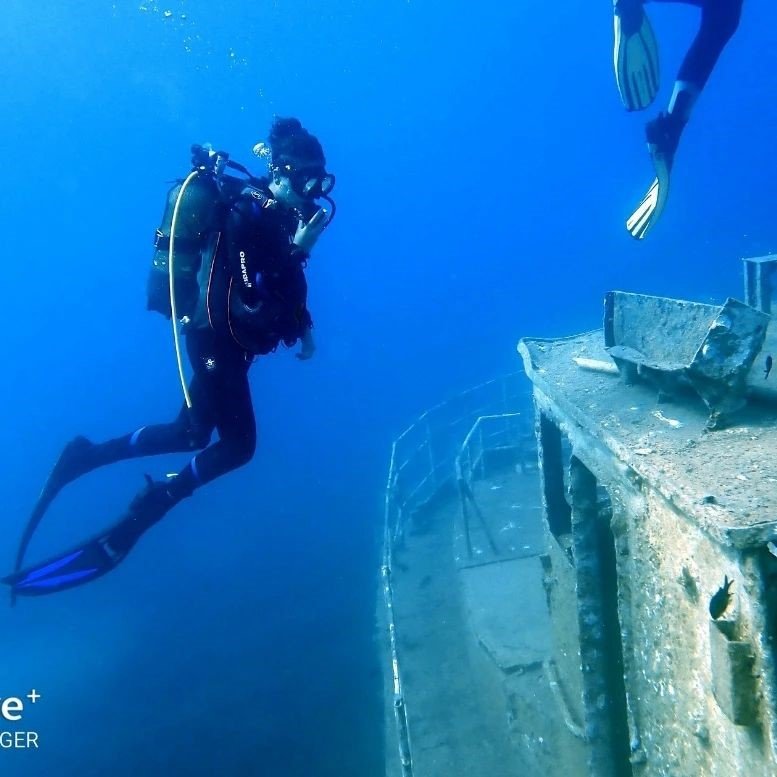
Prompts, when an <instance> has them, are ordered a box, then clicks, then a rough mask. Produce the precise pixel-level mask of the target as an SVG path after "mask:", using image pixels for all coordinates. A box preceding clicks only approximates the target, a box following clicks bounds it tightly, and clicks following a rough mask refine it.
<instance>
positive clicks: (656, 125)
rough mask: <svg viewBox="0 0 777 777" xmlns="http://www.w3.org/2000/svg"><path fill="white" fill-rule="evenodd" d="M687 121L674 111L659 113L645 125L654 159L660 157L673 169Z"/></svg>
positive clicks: (646, 136) (649, 147)
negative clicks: (673, 112)
mask: <svg viewBox="0 0 777 777" xmlns="http://www.w3.org/2000/svg"><path fill="white" fill-rule="evenodd" d="M684 127H685V122H684V121H683V120H682V119H679V118H678V117H677V116H676V115H675V114H672V113H659V114H658V116H657V117H656V118H655V119H653V120H652V121H649V122H648V123H647V124H646V125H645V138H646V140H647V143H648V149H649V151H650V155H651V157H653V159H654V160H655V159H657V158H660V159H662V160H663V162H664V164H666V166H667V167H668V168H669V169H670V170H671V168H672V163H673V162H674V155H675V152H676V151H677V146H678V145H679V143H680V135H682V132H683V128H684Z"/></svg>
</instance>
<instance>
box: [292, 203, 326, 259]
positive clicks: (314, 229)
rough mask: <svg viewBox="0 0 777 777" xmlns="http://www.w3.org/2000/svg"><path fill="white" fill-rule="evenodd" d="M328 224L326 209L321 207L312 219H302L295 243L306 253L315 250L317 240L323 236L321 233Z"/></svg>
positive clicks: (295, 236)
mask: <svg viewBox="0 0 777 777" xmlns="http://www.w3.org/2000/svg"><path fill="white" fill-rule="evenodd" d="M325 226H326V210H325V209H324V208H319V209H318V210H317V211H316V212H315V213H314V214H313V216H312V218H311V219H310V221H307V222H305V221H300V222H299V226H298V227H297V231H296V233H295V234H294V245H295V246H297V247H298V248H300V249H302V251H304V252H305V253H306V254H309V253H310V252H311V251H312V250H313V246H314V245H315V244H316V241H317V240H318V238H319V237H321V233H322V232H323V231H324V227H325Z"/></svg>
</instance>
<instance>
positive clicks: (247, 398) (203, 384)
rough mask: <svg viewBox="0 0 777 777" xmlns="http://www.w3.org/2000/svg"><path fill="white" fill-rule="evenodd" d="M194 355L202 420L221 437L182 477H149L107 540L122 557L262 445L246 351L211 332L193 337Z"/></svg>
mask: <svg viewBox="0 0 777 777" xmlns="http://www.w3.org/2000/svg"><path fill="white" fill-rule="evenodd" d="M189 355H190V357H191V361H192V366H193V367H194V370H195V378H196V395H194V394H193V395H192V402H193V405H194V406H195V407H199V408H201V411H200V413H199V414H198V418H199V419H200V420H202V419H203V418H205V419H207V425H206V428H207V434H208V437H210V433H211V432H210V430H211V429H212V426H211V423H215V426H216V429H217V430H218V433H219V439H218V440H217V441H216V442H215V443H213V444H211V445H208V446H207V447H205V449H204V450H202V451H201V452H199V453H197V454H196V455H195V456H193V457H192V459H191V460H190V461H189V463H188V464H187V465H186V466H185V467H184V468H183V469H182V470H181V471H180V472H179V473H178V474H177V475H175V476H173V477H172V478H167V479H166V480H164V481H157V482H153V481H149V482H148V484H147V485H146V487H145V488H144V489H143V490H142V491H141V492H140V493H139V494H138V495H137V496H136V497H135V499H134V500H133V502H132V504H131V505H130V508H129V511H128V513H127V515H125V517H124V518H123V519H122V521H120V522H119V524H117V525H116V526H115V527H114V529H113V530H111V532H110V533H109V535H108V538H107V542H108V544H109V546H110V547H111V548H112V549H113V550H114V551H116V552H117V553H119V554H121V555H122V557H123V554H125V553H126V552H128V551H129V549H130V548H131V547H132V546H133V545H134V544H135V542H136V541H137V540H138V538H139V537H140V536H141V534H143V532H145V531H146V530H147V529H148V528H150V527H151V526H153V525H154V524H155V523H156V522H157V521H159V520H160V519H161V518H162V517H163V516H164V515H165V514H166V513H167V512H168V511H169V510H170V509H171V508H172V507H174V506H175V505H176V504H178V502H180V501H181V500H182V499H185V498H186V497H188V496H191V494H192V492H193V491H194V490H195V489H196V488H198V487H199V486H202V485H205V484H206V483H209V482H210V481H211V480H214V479H215V478H217V477H220V476H221V475H223V474H225V473H226V472H229V471H231V470H233V469H237V468H238V467H240V466H242V465H243V464H246V463H247V462H248V461H250V459H251V457H252V456H253V454H254V450H255V449H256V421H255V418H254V410H253V404H252V402H251V390H250V386H249V383H248V368H249V366H250V361H249V360H248V359H247V358H246V355H245V353H244V352H243V351H240V350H238V349H237V348H235V347H234V346H233V345H232V344H231V343H228V342H224V341H222V340H218V339H216V338H214V337H213V336H212V334H211V333H210V332H205V333H203V334H202V335H201V336H198V337H197V338H196V339H194V340H193V341H191V343H190V347H189ZM199 441H200V442H201V441H202V440H199ZM198 447H202V446H198Z"/></svg>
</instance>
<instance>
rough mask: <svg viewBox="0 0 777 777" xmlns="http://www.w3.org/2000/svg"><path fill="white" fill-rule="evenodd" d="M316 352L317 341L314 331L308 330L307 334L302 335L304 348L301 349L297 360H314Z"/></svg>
mask: <svg viewBox="0 0 777 777" xmlns="http://www.w3.org/2000/svg"><path fill="white" fill-rule="evenodd" d="M315 352H316V341H315V340H314V339H313V330H312V329H306V330H305V334H303V335H302V348H300V351H299V353H298V354H297V358H298V359H299V360H300V361H307V360H308V359H312V358H313V354H314V353H315Z"/></svg>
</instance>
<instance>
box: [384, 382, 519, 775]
mask: <svg viewBox="0 0 777 777" xmlns="http://www.w3.org/2000/svg"><path fill="white" fill-rule="evenodd" d="M529 403H530V390H529V384H528V382H527V380H526V377H525V376H524V374H523V373H513V374H511V375H507V376H505V377H503V378H497V379H495V380H490V381H487V382H486V383H481V384H480V385H478V386H475V387H474V388H471V389H468V390H467V391H464V392H462V393H461V394H458V395H456V396H455V397H452V398H451V399H449V400H446V401H444V402H441V403H439V404H438V405H435V406H434V407H432V408H430V409H429V410H427V411H425V412H424V413H422V414H421V415H420V416H419V417H418V418H417V419H416V421H414V422H413V423H412V424H411V425H410V426H408V427H407V429H405V431H403V432H402V434H400V435H399V437H397V439H396V440H394V442H393V444H392V446H391V459H390V463H389V472H388V480H387V483H386V493H385V505H384V526H383V561H382V566H381V580H382V584H383V598H384V602H385V605H386V612H387V621H388V636H389V648H390V654H391V673H392V686H393V690H392V693H393V708H394V717H395V720H396V725H397V736H398V740H399V741H398V745H399V759H400V765H401V769H402V777H413V759H412V748H411V740H410V729H409V726H408V717H407V706H406V703H405V697H404V691H403V686H402V674H401V669H400V661H399V649H398V644H397V643H398V640H397V627H396V620H395V617H394V594H393V587H392V580H391V578H392V563H393V556H394V549H395V547H396V546H397V545H398V544H399V543H401V542H402V540H403V537H404V532H405V528H406V523H407V519H408V517H409V516H411V515H412V514H413V513H414V512H416V511H417V510H420V509H422V508H423V507H424V506H426V505H428V504H429V503H430V502H431V501H432V500H433V499H434V498H435V497H436V496H438V495H439V494H440V493H441V492H442V491H444V489H446V488H452V487H453V486H455V485H457V484H460V483H461V482H462V477H464V478H465V482H468V483H469V484H470V488H471V479H472V477H473V475H474V469H472V467H471V466H470V465H471V464H472V463H475V462H477V461H478V457H477V456H475V457H474V458H471V459H470V460H469V463H468V464H467V465H466V466H468V467H470V468H469V469H468V470H467V473H468V474H467V475H466V476H464V475H463V473H462V476H461V477H460V471H461V467H462V463H461V461H460V459H461V456H462V452H463V451H464V450H465V448H466V449H467V450H470V447H469V446H470V444H471V443H472V442H473V440H474V439H475V437H473V434H474V435H475V436H476V437H477V440H478V444H479V445H480V449H479V450H480V453H479V456H480V459H479V460H480V461H481V463H482V456H483V452H484V451H485V450H494V449H495V447H497V448H498V447H499V446H498V445H497V446H495V447H491V448H488V447H487V446H488V445H489V444H490V443H491V442H493V441H496V442H499V441H500V440H501V439H503V437H504V430H502V429H497V428H496V427H494V428H489V429H488V430H486V432H484V431H483V429H484V428H485V427H484V425H485V424H487V423H489V419H492V418H502V419H510V418H514V417H516V416H517V415H519V414H520V413H519V412H517V411H519V409H524V408H526V407H527V405H529ZM526 417H531V414H530V413H527V414H526ZM506 423H508V424H509V421H507V422H506ZM475 426H477V430H478V431H475ZM462 439H464V445H462V444H461V440H462ZM467 478H468V479H469V480H466V479H467Z"/></svg>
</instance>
